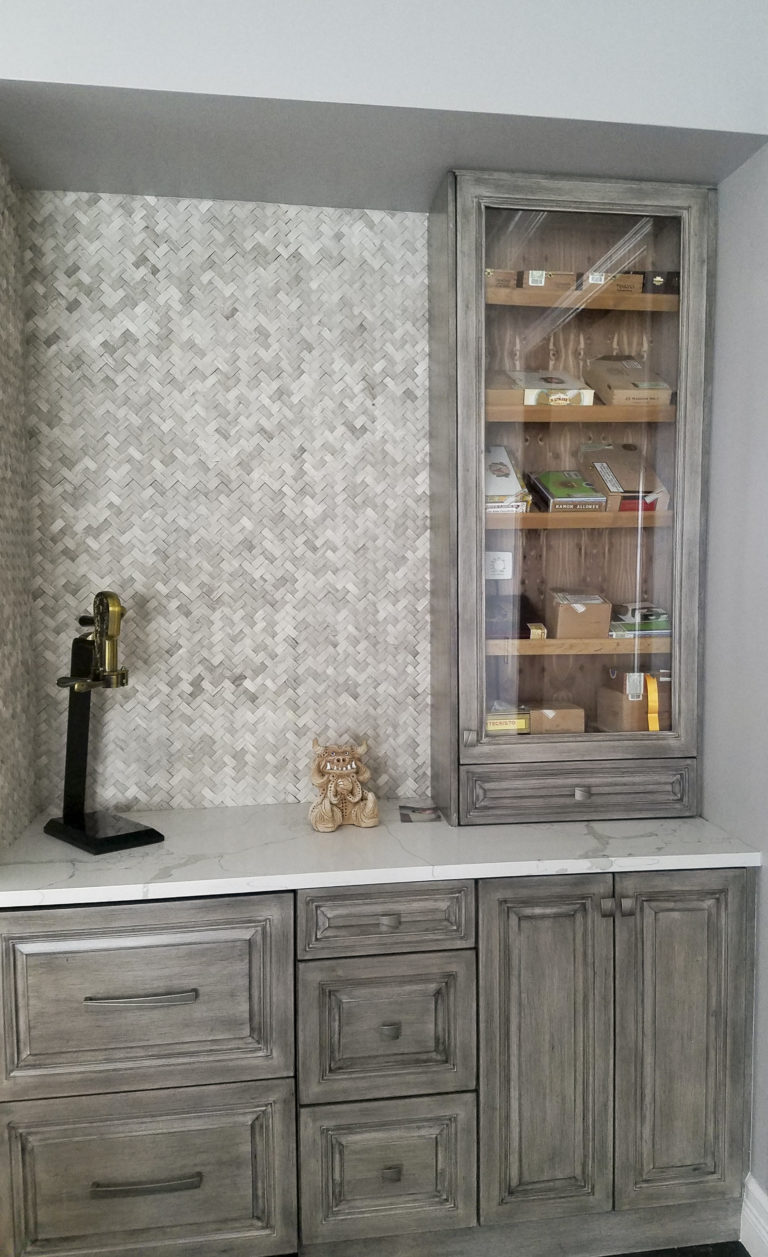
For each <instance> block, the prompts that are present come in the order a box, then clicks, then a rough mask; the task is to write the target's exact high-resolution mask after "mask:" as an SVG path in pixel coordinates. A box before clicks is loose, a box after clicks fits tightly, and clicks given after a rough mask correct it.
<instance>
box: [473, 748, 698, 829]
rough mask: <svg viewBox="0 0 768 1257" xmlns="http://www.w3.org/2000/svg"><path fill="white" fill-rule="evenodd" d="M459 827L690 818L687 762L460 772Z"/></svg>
mask: <svg viewBox="0 0 768 1257" xmlns="http://www.w3.org/2000/svg"><path fill="white" fill-rule="evenodd" d="M460 810H461V816H460V819H461V821H462V823H463V824H472V825H482V824H493V823H494V822H498V821H537V820H539V821H548V820H568V819H571V820H594V819H595V818H596V817H612V818H614V819H621V818H623V817H625V818H627V819H630V818H632V817H635V816H636V817H642V816H693V815H695V814H696V812H697V810H698V790H697V781H696V761H695V760H693V759H663V760H652V759H651V760H632V761H631V762H630V761H621V760H616V761H604V762H602V763H598V764H596V763H570V764H536V765H531V766H530V767H528V766H523V765H518V764H515V765H507V764H504V765H493V766H489V767H487V768H486V767H474V766H473V767H467V768H462V770H461V801H460Z"/></svg>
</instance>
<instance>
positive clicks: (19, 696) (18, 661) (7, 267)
mask: <svg viewBox="0 0 768 1257" xmlns="http://www.w3.org/2000/svg"><path fill="white" fill-rule="evenodd" d="M20 222H21V214H20V202H19V194H18V191H17V189H16V188H15V186H14V184H13V183H12V181H11V179H10V176H9V173H8V169H7V167H6V166H5V165H4V163H3V161H2V159H0V847H2V846H6V845H7V844H8V843H9V842H11V841H12V840H13V839H14V838H15V837H16V836H17V835H18V834H19V833H20V832H21V830H22V829H24V827H25V826H26V825H27V823H28V822H29V820H30V819H31V815H32V810H33V790H32V772H33V761H32V719H33V716H32V710H31V675H30V664H31V644H30V640H29V625H30V616H29V532H28V520H27V486H26V465H27V448H26V438H25V430H24V395H23V302H22V295H23V286H22V246H21V239H20Z"/></svg>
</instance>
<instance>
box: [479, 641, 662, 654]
mask: <svg viewBox="0 0 768 1257" xmlns="http://www.w3.org/2000/svg"><path fill="white" fill-rule="evenodd" d="M671 651H672V641H671V638H669V637H596V638H589V637H583V638H570V637H545V638H544V639H543V640H542V639H538V638H536V639H533V640H531V639H530V638H527V637H522V638H519V639H516V638H504V637H499V638H495V637H494V638H489V639H488V640H487V641H486V643H485V653H486V655H668V654H670V653H671Z"/></svg>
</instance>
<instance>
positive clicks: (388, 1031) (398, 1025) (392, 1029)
mask: <svg viewBox="0 0 768 1257" xmlns="http://www.w3.org/2000/svg"><path fill="white" fill-rule="evenodd" d="M402 1033H403V1024H402V1022H400V1021H385V1022H383V1023H382V1024H381V1025H380V1026H379V1034H380V1035H381V1037H382V1039H399V1038H400V1035H401V1034H402Z"/></svg>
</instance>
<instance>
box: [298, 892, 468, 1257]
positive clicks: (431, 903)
mask: <svg viewBox="0 0 768 1257" xmlns="http://www.w3.org/2000/svg"><path fill="white" fill-rule="evenodd" d="M297 920H298V922H299V944H298V954H299V956H300V957H304V958H305V959H303V960H300V961H299V965H298V971H299V972H298V985H297V1006H298V1083H299V1088H298V1090H299V1102H300V1105H301V1110H300V1122H299V1142H300V1184H301V1192H300V1194H301V1237H302V1240H303V1242H304V1244H305V1245H314V1244H320V1245H331V1246H332V1248H331V1250H328V1251H333V1252H335V1251H336V1249H337V1247H338V1245H339V1244H344V1243H347V1242H350V1243H355V1244H357V1243H359V1242H362V1241H365V1240H367V1239H370V1238H371V1237H374V1236H406V1235H408V1234H412V1233H414V1232H416V1233H418V1232H424V1231H428V1232H443V1231H449V1230H459V1229H463V1228H467V1227H473V1226H475V1225H476V1223H477V1215H476V1186H475V1181H476V1155H477V1154H476V1144H477V1129H476V1128H477V1117H476V1096H475V1088H476V1077H477V1072H476V1071H477V1066H476V1020H475V1015H476V1007H477V1001H476V994H475V990H476V985H475V984H476V955H475V950H474V942H475V887H474V884H473V883H472V882H446V883H442V884H440V883H437V884H435V885H424V884H423V883H421V884H419V883H414V884H405V885H403V886H375V887H360V886H355V887H347V888H345V887H340V888H338V889H331V890H326V891H317V892H315V891H299V893H298V897H297ZM409 940H410V942H409ZM409 945H413V946H415V948H416V950H415V951H414V952H413V954H404V948H405V947H408V946H409ZM427 947H429V948H430V950H425V949H426V948H427ZM459 949H461V950H459ZM372 953H378V954H372ZM326 957H328V958H326ZM408 1097H410V1098H408ZM334 1101H336V1103H333V1102H334ZM398 1242H399V1241H398Z"/></svg>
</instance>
